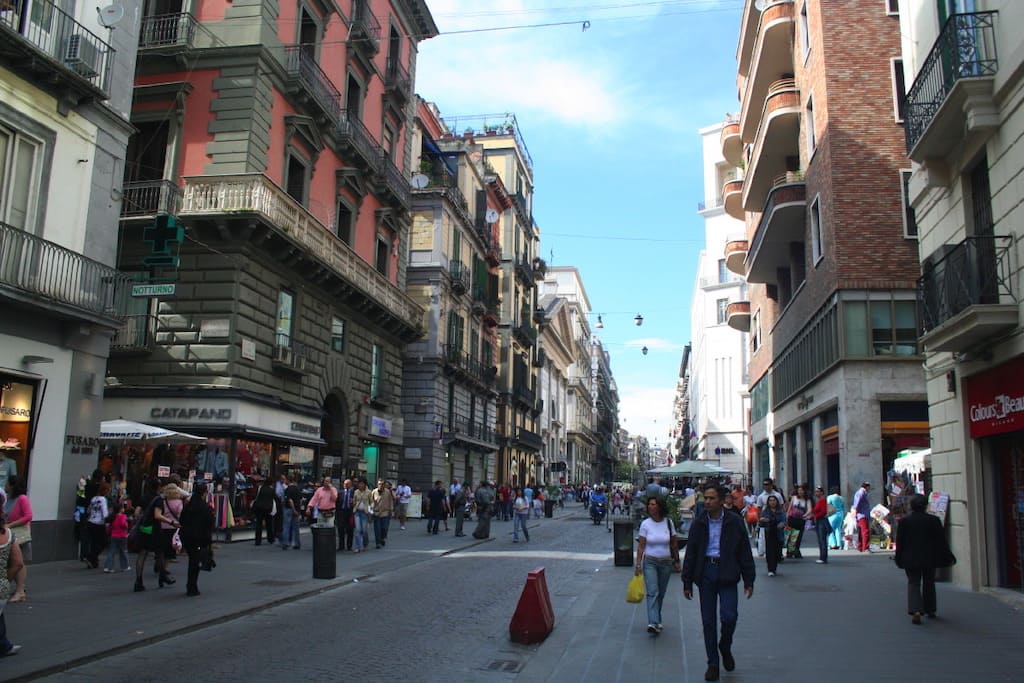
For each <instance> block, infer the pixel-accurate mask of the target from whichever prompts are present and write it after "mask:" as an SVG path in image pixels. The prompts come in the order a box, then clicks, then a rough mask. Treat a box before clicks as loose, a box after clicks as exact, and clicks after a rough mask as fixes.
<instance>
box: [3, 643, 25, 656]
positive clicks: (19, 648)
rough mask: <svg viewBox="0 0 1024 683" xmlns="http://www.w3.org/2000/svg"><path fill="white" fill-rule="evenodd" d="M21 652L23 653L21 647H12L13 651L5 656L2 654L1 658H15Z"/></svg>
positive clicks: (5, 653) (9, 651)
mask: <svg viewBox="0 0 1024 683" xmlns="http://www.w3.org/2000/svg"><path fill="white" fill-rule="evenodd" d="M19 652H21V645H11V649H10V650H8V651H7V652H4V653H3V654H0V657H13V656H14V655H16V654H18V653H19Z"/></svg>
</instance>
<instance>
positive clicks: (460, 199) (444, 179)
mask: <svg viewBox="0 0 1024 683" xmlns="http://www.w3.org/2000/svg"><path fill="white" fill-rule="evenodd" d="M438 164H440V165H444V162H443V161H441V160H434V161H433V168H429V169H426V170H427V171H428V172H426V173H424V172H422V171H421V172H420V175H423V176H426V178H427V184H426V186H424V187H422V188H419V189H417V190H414V191H416V192H424V193H425V192H437V191H439V190H440V191H441V194H443V195H444V196H446V197H448V199H449V201H451V202H452V203H453V204H454V205H455V206H456V209H457V211H458V213H459V216H460V217H461V218H462V219H463V220H464V221H465V222H466V223H469V222H470V219H469V202H468V201H466V195H464V194H462V190H460V189H459V179H458V177H457V176H455V175H452V174H451V173H449V172H447V171H445V170H438V169H437V165H438Z"/></svg>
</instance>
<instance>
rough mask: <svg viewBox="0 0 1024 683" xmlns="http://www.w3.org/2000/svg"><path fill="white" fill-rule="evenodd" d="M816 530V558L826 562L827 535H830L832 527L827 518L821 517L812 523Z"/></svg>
mask: <svg viewBox="0 0 1024 683" xmlns="http://www.w3.org/2000/svg"><path fill="white" fill-rule="evenodd" d="M814 528H815V530H816V531H817V532H818V559H819V560H821V561H822V562H828V537H829V536H831V535H832V527H831V526H829V524H828V518H827V517H822V518H821V519H819V520H818V521H817V522H815V523H814Z"/></svg>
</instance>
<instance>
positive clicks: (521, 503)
mask: <svg viewBox="0 0 1024 683" xmlns="http://www.w3.org/2000/svg"><path fill="white" fill-rule="evenodd" d="M512 495H513V496H514V500H513V501H512V514H513V515H514V518H513V522H512V542H513V543H519V532H520V531H522V532H523V538H525V539H526V542H527V543H529V542H530V530H529V529H528V528H527V526H528V524H529V521H530V503H529V501H527V500H526V492H525V491H523V489H521V488H518V487H516V489H515V493H513V494H512Z"/></svg>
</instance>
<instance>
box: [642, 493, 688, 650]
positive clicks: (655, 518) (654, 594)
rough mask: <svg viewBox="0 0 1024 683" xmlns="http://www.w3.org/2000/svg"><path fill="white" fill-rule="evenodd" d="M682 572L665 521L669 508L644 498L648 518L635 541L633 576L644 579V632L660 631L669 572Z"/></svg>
mask: <svg viewBox="0 0 1024 683" xmlns="http://www.w3.org/2000/svg"><path fill="white" fill-rule="evenodd" d="M680 570H681V565H680V564H679V539H678V538H677V537H676V533H675V527H674V525H673V524H672V520H671V519H669V518H668V505H667V504H666V502H665V499H664V498H662V497H661V496H650V497H649V498H648V499H647V519H645V520H644V521H643V522H641V524H640V536H639V540H638V541H637V551H636V570H635V574H636V575H637V576H640V575H641V574H642V575H643V577H644V587H645V588H646V593H647V632H648V633H650V634H651V635H654V636H656V635H658V634H659V633H661V631H662V625H661V605H662V603H663V602H664V601H665V592H666V591H667V590H668V580H669V578H671V576H672V572H678V571H680Z"/></svg>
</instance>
